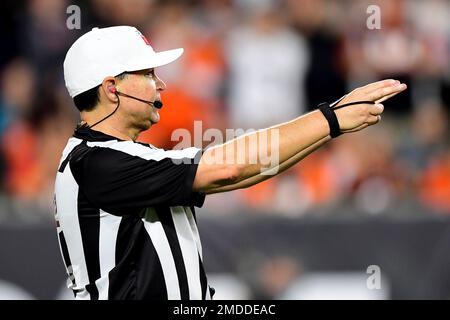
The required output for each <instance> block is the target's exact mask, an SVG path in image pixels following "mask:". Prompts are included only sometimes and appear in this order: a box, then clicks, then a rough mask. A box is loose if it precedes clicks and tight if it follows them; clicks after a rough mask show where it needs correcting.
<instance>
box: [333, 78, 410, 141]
mask: <svg viewBox="0 0 450 320" xmlns="http://www.w3.org/2000/svg"><path fill="white" fill-rule="evenodd" d="M406 88H407V86H406V84H404V83H401V82H400V81H398V80H392V79H389V80H382V81H378V82H374V83H371V84H368V85H366V86H364V87H359V88H357V89H355V90H353V91H352V92H350V93H349V94H347V95H346V96H345V97H344V98H343V99H342V100H341V101H339V103H337V104H336V106H335V107H336V108H337V107H339V106H341V105H344V104H347V103H351V102H356V101H373V102H374V103H375V104H357V105H352V106H348V107H344V108H340V109H338V110H336V111H335V113H336V116H337V118H338V121H339V127H340V129H341V132H342V133H346V132H355V131H359V130H362V129H364V128H366V127H368V126H371V125H374V124H376V123H378V122H379V121H380V119H381V114H382V113H383V111H384V106H383V104H382V102H384V101H386V100H387V99H390V98H392V97H393V96H395V95H397V94H399V93H400V92H402V91H404V90H406Z"/></svg>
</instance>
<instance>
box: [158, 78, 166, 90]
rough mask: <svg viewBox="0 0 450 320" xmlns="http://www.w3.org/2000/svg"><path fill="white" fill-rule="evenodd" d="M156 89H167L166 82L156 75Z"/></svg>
mask: <svg viewBox="0 0 450 320" xmlns="http://www.w3.org/2000/svg"><path fill="white" fill-rule="evenodd" d="M156 90H159V91H163V90H166V83H165V82H164V81H162V80H161V78H159V77H158V76H156Z"/></svg>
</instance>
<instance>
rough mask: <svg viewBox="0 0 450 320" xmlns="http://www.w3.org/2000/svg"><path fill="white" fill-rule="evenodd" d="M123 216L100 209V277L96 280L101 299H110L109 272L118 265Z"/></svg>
mask: <svg viewBox="0 0 450 320" xmlns="http://www.w3.org/2000/svg"><path fill="white" fill-rule="evenodd" d="M121 221H122V217H118V216H115V215H112V214H109V213H107V212H105V211H103V210H100V237H99V251H100V277H101V278H100V279H98V280H97V281H96V284H97V288H98V293H99V299H100V300H107V299H108V289H109V277H108V274H109V272H110V271H111V269H113V268H114V267H115V265H116V242H117V233H118V232H119V227H120V222H121Z"/></svg>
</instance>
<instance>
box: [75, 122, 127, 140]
mask: <svg viewBox="0 0 450 320" xmlns="http://www.w3.org/2000/svg"><path fill="white" fill-rule="evenodd" d="M73 136H74V137H75V138H78V139H82V140H86V141H110V140H118V141H125V140H122V139H119V138H117V137H114V136H110V135H108V134H106V133H103V132H100V131H95V130H92V129H91V128H89V126H88V125H87V124H79V125H78V126H77V127H76V128H75V131H74V133H73Z"/></svg>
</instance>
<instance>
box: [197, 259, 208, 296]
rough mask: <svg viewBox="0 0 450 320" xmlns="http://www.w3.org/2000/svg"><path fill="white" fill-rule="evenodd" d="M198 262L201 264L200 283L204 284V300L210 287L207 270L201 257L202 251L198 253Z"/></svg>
mask: <svg viewBox="0 0 450 320" xmlns="http://www.w3.org/2000/svg"><path fill="white" fill-rule="evenodd" d="M198 264H199V266H200V284H201V286H202V298H203V300H206V290H207V288H208V281H207V279H206V272H205V269H204V268H203V262H202V259H201V258H200V253H199V254H198Z"/></svg>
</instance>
